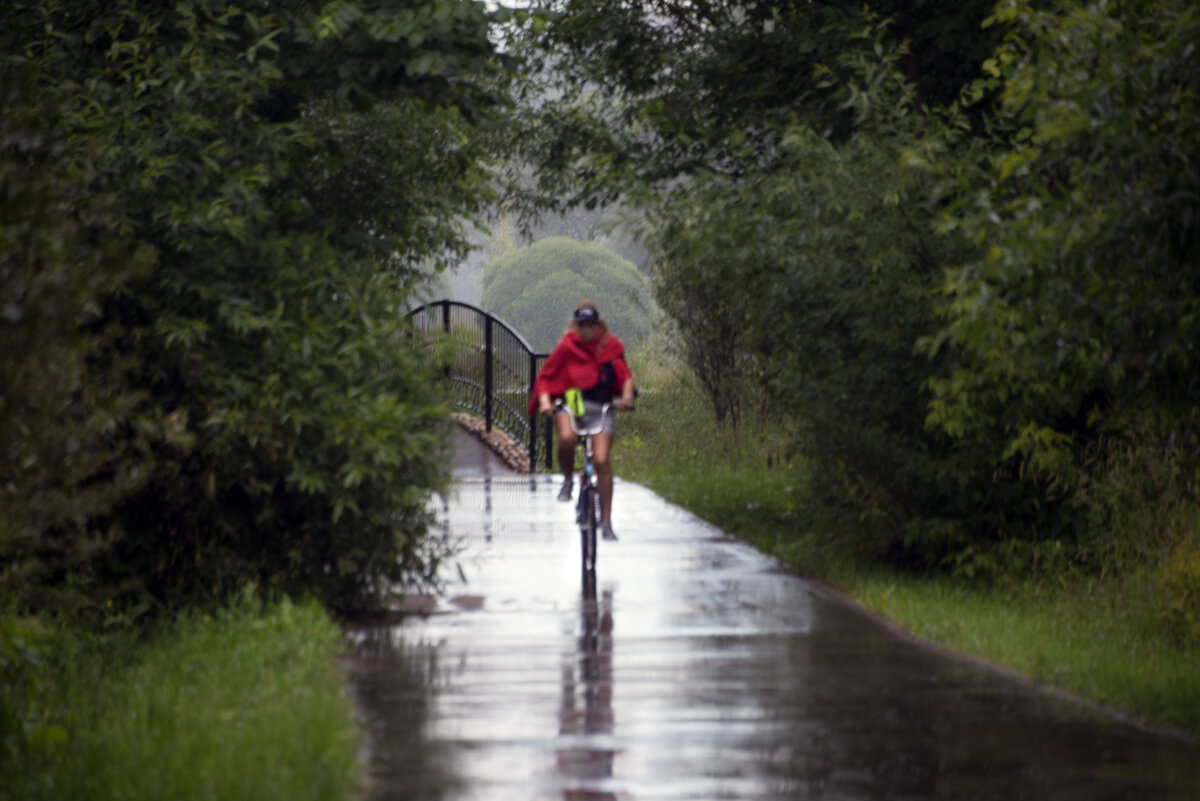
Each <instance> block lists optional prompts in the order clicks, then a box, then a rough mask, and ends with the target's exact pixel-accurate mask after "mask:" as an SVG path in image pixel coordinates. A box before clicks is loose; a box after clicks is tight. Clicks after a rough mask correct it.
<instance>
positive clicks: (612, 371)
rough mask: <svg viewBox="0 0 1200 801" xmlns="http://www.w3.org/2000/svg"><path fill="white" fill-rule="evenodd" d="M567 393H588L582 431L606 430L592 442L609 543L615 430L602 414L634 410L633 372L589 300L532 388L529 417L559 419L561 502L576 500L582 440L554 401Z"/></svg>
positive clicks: (604, 530)
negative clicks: (603, 409)
mask: <svg viewBox="0 0 1200 801" xmlns="http://www.w3.org/2000/svg"><path fill="white" fill-rule="evenodd" d="M568 389H579V390H581V391H582V393H583V403H584V414H583V417H582V418H581V424H582V427H583V428H585V429H587V428H594V427H596V426H598V425H600V424H601V423H603V426H604V430H603V431H602V432H601V433H599V434H597V435H595V437H593V438H592V448H593V457H594V458H593V463H594V465H595V468H596V478H597V484H598V485H599V488H600V521H601V534H602V536H603V537H604V539H606V540H615V539H616V538H617V536H616V534H614V533H613V528H612V495H613V479H612V464H611V463H610V462H609V454H610V453H611V450H612V442H613V436H614V435H615V434H616V426H615V424H614V423H613V415H611V414H608V415H603V417H604V419H603V421H602V420H601V416H602V415H601V413H600V412H601V407H602V406H603V405H604V404H606V403H610V404H612V405H613V406H614V407H615V408H617V409H621V410H628V409H631V408H633V399H634V396H635V390H634V388H633V373H632V372H630V370H629V365H628V364H626V363H625V346H624V345H623V344H621V340H620V339H618V338H617V337H616V335H615V334H613V333H612V332H611V331H609V330H608V326H607V325H606V324H605V323H604V320H603V319H601V317H600V312H599V311H598V310H597V309H596V304H594V303H592V302H591V301H590V300H585V301H583V302H582V303H580V304H579V305H578V306H576V307H575V312H574V314H573V315H572V317H571V322H570V324H568V326H567V330H566V331H565V332H564V333H563V338H562V339H561V340H560V341H559V343H558V345H557V346H555V348H554V350H553V352H551V354H550V356H549V357H548V358H547V359H546V363H545V364H543V365H542V369H541V370H540V371H539V372H538V375H537V379H536V380H535V381H534V384H533V394H532V395H531V397H530V399H529V414H531V415H532V414H533V412H534V409H536V410H537V411H538V412H539V413H541V414H543V415H545V416H547V417H551V416H553V417H555V428H556V429H557V430H558V463H559V465H560V466H561V468H562V471H563V485H562V489H561V490H560V491H559V493H558V499H559V500H560V501H569V500H571V492H572V487H573V486H574V484H573V479H574V472H575V448H576V446H577V445H578V444H579V438H578V437H577V436H576V435H575V432H574V430H573V429H572V428H571V420H570V418H569V417H567V415H569V414H571V412H570V410H569V409H567V408H566V407H565V406H559V407H558V409H557V414H556V410H555V406H554V401H555V400H557V399H560V398H562V396H563V394H564V393H565V392H566V391H567V390H568Z"/></svg>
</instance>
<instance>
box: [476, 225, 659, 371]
mask: <svg viewBox="0 0 1200 801" xmlns="http://www.w3.org/2000/svg"><path fill="white" fill-rule="evenodd" d="M585 299H587V300H591V301H592V302H593V303H595V304H596V306H597V307H598V308H599V309H600V314H601V316H602V317H603V318H604V319H605V321H606V322H607V323H608V325H609V327H610V328H611V329H612V330H613V332H614V333H616V334H617V336H619V337H621V338H622V339H625V340H627V341H628V340H634V339H638V338H641V337H645V336H647V335H648V334H650V333H651V332H652V331H653V329H654V324H655V320H656V317H657V314H658V311H657V309H656V307H655V305H654V301H653V300H652V297H651V292H650V286H649V282H648V281H647V280H646V278H645V277H644V276H643V275H642V274H641V273H640V272H638V270H637V268H636V267H635V266H634V265H633V264H632V263H631V262H628V261H626V260H625V259H622V258H621V257H620V256H618V255H617V254H615V253H613V252H612V251H611V250H609V249H608V248H606V247H604V246H603V245H601V244H599V243H596V242H576V241H574V240H571V239H567V238H565V237H561V236H552V237H548V238H546V239H543V240H541V241H539V242H535V243H534V244H532V245H530V246H528V247H524V248H515V249H513V250H509V251H507V252H505V253H502V254H501V255H499V256H497V257H496V258H495V259H493V260H492V261H491V262H489V263H488V265H487V266H486V267H485V268H484V272H483V298H482V300H481V301H480V303H481V305H482V306H483V308H484V309H486V310H487V311H490V312H492V313H493V314H495V315H496V316H498V317H500V318H501V319H502V320H504V321H505V322H507V323H508V324H509V325H511V326H513V327H514V328H516V329H517V331H518V332H520V333H521V335H522V336H523V337H525V339H526V340H527V341H528V342H529V344H530V345H531V346H532V347H533V348H534V349H535V350H542V351H548V350H550V349H551V348H553V347H554V345H555V344H556V343H557V342H558V340H559V338H561V337H562V333H563V329H565V328H566V325H567V323H568V322H569V321H570V319H571V311H572V310H573V309H574V308H575V306H576V305H577V304H578V303H579V302H580V301H581V300H585Z"/></svg>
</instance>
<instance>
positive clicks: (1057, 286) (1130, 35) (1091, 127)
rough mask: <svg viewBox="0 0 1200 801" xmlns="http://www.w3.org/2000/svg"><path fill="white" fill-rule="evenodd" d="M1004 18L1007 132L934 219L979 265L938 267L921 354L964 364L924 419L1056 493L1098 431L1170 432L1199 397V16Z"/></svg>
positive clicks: (1068, 13)
mask: <svg viewBox="0 0 1200 801" xmlns="http://www.w3.org/2000/svg"><path fill="white" fill-rule="evenodd" d="M1004 14H1006V15H1011V16H1012V18H1013V19H1014V20H1015V21H1016V22H1019V25H1020V27H1019V29H1018V32H1017V33H1016V34H1014V36H1013V37H1012V38H1011V39H1010V41H1009V42H1008V43H1007V44H1006V45H1005V47H1004V48H1002V49H1001V50H1000V51H999V53H998V55H997V57H996V59H995V61H994V64H995V66H994V67H993V69H995V70H996V71H997V72H998V73H1000V74H1003V76H1004V79H1005V91H1004V96H1003V100H1004V107H1003V111H1004V113H1005V114H1007V115H1008V116H1009V117H1011V118H1013V119H1014V120H1019V122H1020V125H1021V126H1022V127H1021V128H1020V129H1019V131H1018V132H1017V135H1016V136H1015V137H1014V140H1013V141H1012V142H1011V143H1010V144H1009V146H1008V147H1007V148H1006V149H1005V151H1004V152H1003V153H1001V154H1000V155H999V157H998V158H997V159H996V162H995V166H994V169H993V171H992V174H991V176H990V180H989V182H988V183H987V184H985V185H983V186H982V187H981V191H980V192H979V193H978V194H977V195H976V196H975V200H976V202H975V204H973V205H972V206H969V207H967V208H965V209H964V210H963V212H962V213H961V214H960V215H958V216H956V217H955V218H952V219H950V220H948V222H947V225H948V226H951V225H956V226H962V227H963V228H965V229H966V230H967V231H968V232H969V234H970V235H971V236H973V237H974V238H975V239H976V240H977V241H979V242H980V244H981V246H983V248H984V250H985V252H986V258H984V259H981V260H979V261H973V262H970V263H968V264H966V265H964V266H963V267H962V268H960V269H958V270H956V271H955V272H954V273H952V274H951V275H950V276H949V279H948V282H947V286H946V292H947V295H948V296H949V298H950V300H949V302H948V305H947V308H946V317H947V319H948V325H947V327H946V328H945V330H944V331H942V332H941V334H940V335H939V337H938V339H936V340H935V341H934V347H936V346H937V344H939V343H943V342H944V343H948V344H952V346H953V347H954V348H956V349H957V351H958V352H959V353H961V354H962V355H964V357H965V363H964V364H963V366H962V367H961V368H960V369H959V370H957V371H956V372H954V373H953V374H952V375H950V376H947V377H946V378H944V379H940V380H938V381H935V382H933V383H932V385H931V386H932V388H933V390H934V392H935V393H936V395H937V398H938V402H937V403H936V404H935V405H934V406H933V407H932V409H931V415H930V419H931V421H932V422H933V423H934V424H936V425H938V426H939V427H941V428H943V429H944V430H946V431H949V432H951V433H953V434H955V435H958V436H965V437H977V436H979V434H980V432H984V433H985V434H987V433H988V432H992V431H999V432H1001V436H1002V441H1001V446H1002V448H1003V452H1004V453H1005V454H1019V455H1021V456H1022V457H1023V458H1024V459H1026V460H1027V461H1028V462H1029V464H1030V466H1031V468H1033V469H1034V470H1035V471H1037V472H1038V473H1040V474H1042V475H1046V476H1049V477H1051V478H1052V479H1053V480H1055V481H1057V482H1059V483H1063V484H1068V485H1070V484H1074V483H1076V482H1077V481H1078V480H1080V474H1079V469H1080V466H1081V463H1080V458H1081V456H1082V454H1083V453H1084V450H1083V449H1084V448H1086V447H1087V446H1088V444H1089V443H1092V442H1095V441H1096V440H1097V438H1098V436H1099V435H1100V434H1101V433H1119V432H1121V431H1123V430H1126V429H1129V427H1130V425H1131V423H1133V422H1134V421H1136V420H1138V419H1139V418H1141V417H1143V416H1144V415H1145V414H1146V413H1147V412H1148V411H1150V410H1151V409H1152V410H1153V414H1154V415H1155V416H1159V417H1161V419H1162V426H1163V429H1162V430H1163V432H1164V433H1169V432H1170V431H1172V430H1178V429H1174V428H1173V427H1174V426H1175V425H1176V423H1175V422H1174V421H1177V420H1180V419H1183V418H1186V417H1188V416H1189V415H1191V413H1192V411H1193V410H1194V409H1195V408H1196V405H1197V403H1198V402H1200V378H1198V377H1197V372H1196V370H1195V358H1196V357H1195V350H1196V347H1197V344H1198V338H1200V316H1198V311H1200V306H1198V300H1197V298H1198V295H1200V267H1198V265H1197V261H1196V253H1197V252H1198V251H1200V246H1198V242H1197V212H1198V210H1200V205H1198V203H1197V199H1196V194H1195V187H1196V186H1197V185H1198V184H1200V172H1198V170H1200V168H1198V167H1197V165H1196V163H1195V158H1194V155H1195V153H1197V152H1198V151H1200V132H1198V131H1200V128H1198V126H1197V125H1196V121H1197V117H1198V113H1200V109H1198V108H1197V94H1196V86H1197V85H1198V82H1200V66H1198V64H1197V60H1196V59H1195V58H1194V50H1195V48H1196V46H1197V44H1198V43H1200V15H1198V14H1197V12H1196V10H1195V9H1194V8H1193V7H1192V6H1191V4H1188V3H1181V2H1167V3H1156V4H1152V5H1146V4H1130V5H1114V4H1108V5H1104V6H1102V7H1101V8H1100V9H1098V10H1097V9H1083V8H1078V9H1071V8H1068V9H1065V10H1063V11H1062V12H1057V11H1056V12H1049V11H1034V10H1032V9H1030V8H1029V7H1027V6H1026V5H1025V4H1021V3H1016V4H1012V5H1011V6H1006V7H1005V11H1004ZM1100 63H1102V64H1104V65H1105V66H1104V69H1102V70H1100V69H1096V68H1095V65H1096V64H1100ZM1180 433H1182V431H1180Z"/></svg>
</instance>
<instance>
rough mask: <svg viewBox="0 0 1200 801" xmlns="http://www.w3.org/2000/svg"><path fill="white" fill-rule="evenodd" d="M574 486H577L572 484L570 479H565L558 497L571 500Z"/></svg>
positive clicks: (561, 499)
mask: <svg viewBox="0 0 1200 801" xmlns="http://www.w3.org/2000/svg"><path fill="white" fill-rule="evenodd" d="M574 487H575V485H574V484H572V483H571V482H570V481H564V482H563V485H562V489H560V490H559V491H558V499H559V500H560V501H569V500H571V491H572V490H573V489H574Z"/></svg>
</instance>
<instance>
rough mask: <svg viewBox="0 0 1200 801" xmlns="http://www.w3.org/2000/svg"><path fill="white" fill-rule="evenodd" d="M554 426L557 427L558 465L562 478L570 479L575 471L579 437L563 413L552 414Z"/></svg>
mask: <svg viewBox="0 0 1200 801" xmlns="http://www.w3.org/2000/svg"><path fill="white" fill-rule="evenodd" d="M554 426H555V427H556V428H557V429H558V467H559V469H560V470H562V474H563V480H564V481H570V480H571V477H572V476H573V475H574V473H575V448H576V446H578V445H579V437H577V436H575V432H574V431H572V430H571V421H570V420H569V419H567V416H566V415H565V414H556V415H554Z"/></svg>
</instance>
